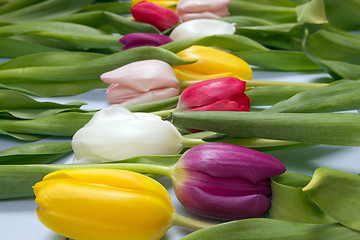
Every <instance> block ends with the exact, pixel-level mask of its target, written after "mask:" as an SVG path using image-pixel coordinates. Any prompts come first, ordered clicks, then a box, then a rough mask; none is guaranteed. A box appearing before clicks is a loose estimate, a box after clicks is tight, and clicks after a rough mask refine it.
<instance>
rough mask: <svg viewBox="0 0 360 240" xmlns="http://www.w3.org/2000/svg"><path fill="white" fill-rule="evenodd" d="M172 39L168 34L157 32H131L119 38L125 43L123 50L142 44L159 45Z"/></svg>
mask: <svg viewBox="0 0 360 240" xmlns="http://www.w3.org/2000/svg"><path fill="white" fill-rule="evenodd" d="M172 41H173V40H172V39H171V38H170V37H168V36H165V35H160V34H155V33H130V34H127V35H125V36H123V37H122V38H121V39H120V40H119V42H120V43H122V44H124V47H123V50H126V49H130V48H135V47H142V46H153V47H158V46H161V45H163V44H166V43H169V42H172Z"/></svg>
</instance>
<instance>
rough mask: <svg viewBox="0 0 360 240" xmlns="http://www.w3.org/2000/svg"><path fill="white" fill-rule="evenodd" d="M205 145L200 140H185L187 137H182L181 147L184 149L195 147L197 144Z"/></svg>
mask: <svg viewBox="0 0 360 240" xmlns="http://www.w3.org/2000/svg"><path fill="white" fill-rule="evenodd" d="M203 143H206V142H205V141H204V140H202V139H196V138H187V137H183V141H182V144H183V146H184V147H185V148H186V147H189V148H190V147H195V146H197V145H199V144H203Z"/></svg>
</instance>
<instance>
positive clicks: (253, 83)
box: [180, 80, 329, 88]
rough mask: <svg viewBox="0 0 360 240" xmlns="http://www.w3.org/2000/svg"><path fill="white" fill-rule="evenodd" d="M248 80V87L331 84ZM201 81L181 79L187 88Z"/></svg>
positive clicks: (318, 85)
mask: <svg viewBox="0 0 360 240" xmlns="http://www.w3.org/2000/svg"><path fill="white" fill-rule="evenodd" d="M242 81H244V82H246V86H248V87H263V86H300V87H308V88H318V87H325V86H327V85H329V84H327V83H302V82H282V81H268V80H242ZM197 82H200V81H181V82H180V86H181V88H186V87H188V86H190V85H191V84H194V83H197Z"/></svg>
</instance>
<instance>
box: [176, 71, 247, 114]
mask: <svg viewBox="0 0 360 240" xmlns="http://www.w3.org/2000/svg"><path fill="white" fill-rule="evenodd" d="M245 87H246V82H244V81H241V80H239V79H237V78H233V77H225V78H217V79H211V80H206V81H201V82H197V83H194V84H192V85H190V86H189V87H187V88H186V89H185V90H184V91H183V92H182V93H181V95H180V98H179V102H178V106H177V109H178V110H179V111H246V112H248V111H250V99H249V97H248V96H247V95H246V94H245Z"/></svg>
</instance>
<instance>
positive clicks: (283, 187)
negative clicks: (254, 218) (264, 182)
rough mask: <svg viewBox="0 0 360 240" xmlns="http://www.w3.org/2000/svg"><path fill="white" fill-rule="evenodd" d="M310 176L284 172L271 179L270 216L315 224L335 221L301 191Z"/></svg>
mask: <svg viewBox="0 0 360 240" xmlns="http://www.w3.org/2000/svg"><path fill="white" fill-rule="evenodd" d="M310 180H311V177H309V176H306V175H302V174H300V173H293V172H286V173H284V174H282V175H279V176H277V177H274V178H272V180H271V192H272V194H271V196H272V197H271V208H270V218H273V219H278V220H286V221H296V222H305V223H316V224H320V223H322V224H329V223H336V221H335V220H334V219H333V218H331V217H330V216H329V215H327V214H326V213H325V212H323V211H322V210H321V209H320V208H319V207H318V206H317V205H316V204H315V203H314V202H313V201H312V200H311V199H310V197H309V195H308V194H307V193H305V192H304V191H302V189H303V187H305V186H306V185H307V184H308V183H309V182H310Z"/></svg>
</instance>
